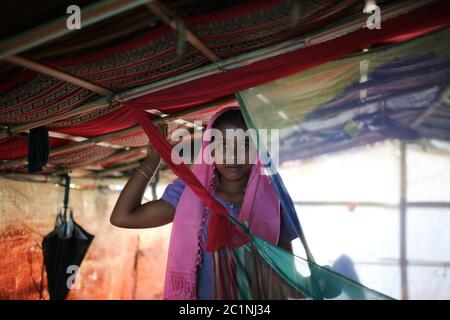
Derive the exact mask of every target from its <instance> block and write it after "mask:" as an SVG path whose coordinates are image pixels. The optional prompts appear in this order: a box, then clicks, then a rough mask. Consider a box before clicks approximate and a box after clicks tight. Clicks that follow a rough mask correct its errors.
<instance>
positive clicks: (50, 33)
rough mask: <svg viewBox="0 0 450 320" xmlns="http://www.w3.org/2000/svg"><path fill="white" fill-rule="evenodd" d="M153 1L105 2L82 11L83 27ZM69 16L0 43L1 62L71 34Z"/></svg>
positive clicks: (127, 0)
mask: <svg viewBox="0 0 450 320" xmlns="http://www.w3.org/2000/svg"><path fill="white" fill-rule="evenodd" d="M149 1H153V0H103V1H101V2H99V3H95V4H92V5H89V6H86V7H85V8H83V9H82V27H87V26H89V25H91V24H94V23H97V22H99V21H102V20H105V19H108V18H110V17H113V16H115V15H118V14H121V13H123V12H126V11H129V10H131V9H134V8H136V7H139V6H142V5H145V4H147V3H148V2H149ZM67 18H68V15H63V16H61V17H59V18H57V19H55V20H53V21H50V22H48V23H46V24H44V25H41V26H39V27H37V28H34V29H32V30H30V31H26V32H24V33H21V34H19V35H16V36H13V37H11V38H7V39H5V40H3V41H1V42H0V60H1V59H5V58H7V57H9V56H12V55H16V54H19V53H20V52H23V51H25V50H29V49H31V48H34V47H37V46H38V45H41V44H44V43H46V42H49V41H51V40H54V39H57V38H59V37H62V36H64V35H66V34H68V33H70V32H76V31H72V30H69V29H68V28H67V24H66V20H67Z"/></svg>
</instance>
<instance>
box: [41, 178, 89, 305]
mask: <svg viewBox="0 0 450 320" xmlns="http://www.w3.org/2000/svg"><path fill="white" fill-rule="evenodd" d="M64 188H65V192H64V207H63V209H62V210H59V212H58V215H57V217H56V224H55V228H54V230H53V231H52V232H50V233H49V234H48V235H47V236H45V237H44V239H43V241H42V250H43V255H44V264H45V270H46V272H47V283H48V292H49V294H50V299H51V300H64V299H66V297H67V294H68V293H69V290H70V289H71V288H72V286H73V283H72V281H70V279H72V278H73V274H74V272H75V273H78V270H79V268H80V265H81V262H82V261H83V259H84V257H85V255H86V252H87V250H88V248H89V246H90V244H91V242H92V240H93V239H94V236H93V235H92V234H90V233H88V232H86V231H85V230H84V229H83V228H82V227H81V226H80V225H78V224H77V223H76V222H75V220H74V218H73V210H72V209H71V208H70V215H69V217H67V212H68V211H69V206H68V203H69V190H70V177H69V175H67V174H66V175H65V185H64Z"/></svg>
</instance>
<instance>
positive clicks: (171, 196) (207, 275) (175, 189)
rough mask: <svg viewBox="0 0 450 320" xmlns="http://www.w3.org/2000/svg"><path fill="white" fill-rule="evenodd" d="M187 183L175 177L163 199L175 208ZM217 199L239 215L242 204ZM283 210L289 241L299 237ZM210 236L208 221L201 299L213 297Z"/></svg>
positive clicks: (283, 238) (283, 227)
mask: <svg viewBox="0 0 450 320" xmlns="http://www.w3.org/2000/svg"><path fill="white" fill-rule="evenodd" d="M185 186H186V183H185V182H184V181H183V180H181V179H180V178H177V179H175V180H174V181H173V182H172V183H171V184H169V185H168V186H167V187H166V189H165V191H164V193H163V195H162V197H161V199H162V200H164V201H166V202H168V203H170V204H171V205H173V206H174V207H175V208H176V207H177V205H178V202H179V200H180V197H181V194H182V193H183V191H184V188H185ZM215 197H216V199H217V200H218V201H219V202H220V203H221V204H222V205H223V206H224V207H225V208H226V209H227V211H228V212H229V214H231V215H233V216H234V217H237V216H238V215H239V211H240V209H241V208H240V206H239V205H233V204H230V203H228V202H227V201H225V200H223V199H221V198H219V197H217V196H215ZM284 221H285V219H283V211H282V210H281V225H280V241H283V242H289V241H292V240H293V239H295V238H297V237H298V234H297V232H296V231H295V229H294V227H293V226H291V225H288V224H286V223H284ZM207 236H208V223H207V224H206V225H205V229H204V231H203V234H202V253H203V261H202V263H201V265H200V268H199V270H198V284H197V296H198V299H200V300H210V299H212V254H211V253H210V252H207V251H206V250H205V243H206V238H207Z"/></svg>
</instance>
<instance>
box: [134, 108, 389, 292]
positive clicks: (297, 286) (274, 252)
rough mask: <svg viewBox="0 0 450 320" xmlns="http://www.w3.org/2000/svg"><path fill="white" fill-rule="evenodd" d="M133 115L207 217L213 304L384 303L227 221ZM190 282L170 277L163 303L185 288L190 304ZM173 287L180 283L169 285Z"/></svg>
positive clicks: (143, 118) (149, 126) (142, 117)
mask: <svg viewBox="0 0 450 320" xmlns="http://www.w3.org/2000/svg"><path fill="white" fill-rule="evenodd" d="M133 112H134V114H135V117H136V120H137V121H139V123H140V124H141V126H142V128H143V129H144V131H145V132H146V133H147V135H148V136H149V139H150V141H151V143H152V145H153V146H154V147H155V148H156V150H157V151H158V153H159V154H160V155H161V157H162V159H163V160H164V161H165V162H166V163H167V165H168V166H169V167H170V168H171V169H172V171H174V173H175V174H176V175H177V176H178V177H179V178H181V179H182V180H184V181H185V182H186V184H187V186H189V188H190V189H191V190H192V191H193V192H194V194H195V195H196V196H198V197H200V199H202V200H203V201H204V203H205V205H206V206H207V207H208V208H209V209H210V210H211V212H212V216H211V218H210V221H209V228H208V230H209V231H208V238H207V242H206V249H207V250H208V251H212V252H214V260H213V275H214V276H213V279H214V280H213V285H214V289H213V297H214V298H215V299H304V298H307V299H317V300H323V299H389V297H387V296H385V295H383V294H381V293H378V292H376V291H374V290H371V289H369V288H366V287H364V286H362V285H360V284H358V283H356V282H354V281H351V280H350V279H347V278H345V277H343V276H340V275H338V274H336V273H334V272H333V271H331V270H329V269H327V268H324V267H321V266H318V265H316V264H314V263H313V262H312V261H308V260H304V259H301V258H299V257H296V256H294V255H292V254H291V253H289V252H287V251H285V250H284V249H281V248H279V247H277V246H275V245H274V244H272V243H270V242H268V241H265V240H263V239H261V238H258V237H257V236H255V235H254V234H253V233H251V232H250V230H249V229H248V227H247V226H246V225H245V224H244V222H238V221H237V220H234V219H233V218H232V217H231V216H230V215H228V213H227V211H226V209H225V208H224V207H223V206H222V205H221V204H220V203H219V202H217V200H215V199H214V198H213V197H212V196H211V194H210V193H209V192H208V190H207V189H206V188H205V186H203V185H202V183H201V182H200V181H199V180H198V178H197V177H196V176H195V175H194V173H193V172H192V171H191V170H190V169H189V168H188V167H187V166H186V165H185V164H184V163H183V162H179V161H177V160H179V159H173V158H172V156H171V147H170V145H169V143H168V141H167V140H166V139H165V138H164V137H163V136H162V134H161V133H160V132H159V131H158V129H157V128H156V127H155V126H154V124H153V123H152V122H151V121H150V119H149V117H148V116H147V113H145V112H142V111H137V110H136V111H133ZM298 267H303V269H304V270H305V268H306V270H309V272H310V275H309V276H308V275H307V274H305V273H304V271H303V273H302V272H301V271H299V270H298ZM171 271H174V270H171ZM178 271H180V270H178ZM178 273H181V272H178ZM192 278H193V276H192V275H191V276H187V275H184V274H174V273H173V272H172V273H171V275H170V277H169V284H171V285H172V287H173V288H174V289H172V290H173V291H171V294H170V295H168V297H169V298H172V297H177V296H178V295H181V294H178V295H177V294H175V293H176V292H177V289H176V288H178V287H183V288H185V287H187V288H185V289H183V290H184V291H183V292H186V293H183V295H181V296H182V297H184V299H188V298H191V295H192V289H191V287H192V284H190V283H191V281H193V280H195V278H194V279H192ZM166 281H167V280H166ZM174 281H180V283H178V282H176V283H175V284H174V283H173V282H174ZM189 284H190V285H189Z"/></svg>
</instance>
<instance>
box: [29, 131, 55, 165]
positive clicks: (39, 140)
mask: <svg viewBox="0 0 450 320" xmlns="http://www.w3.org/2000/svg"><path fill="white" fill-rule="evenodd" d="M49 152H50V148H49V135H48V130H47V128H46V127H38V128H33V129H31V130H30V135H29V137H28V173H35V172H40V171H42V167H43V166H45V165H46V164H47V161H48V155H49Z"/></svg>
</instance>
